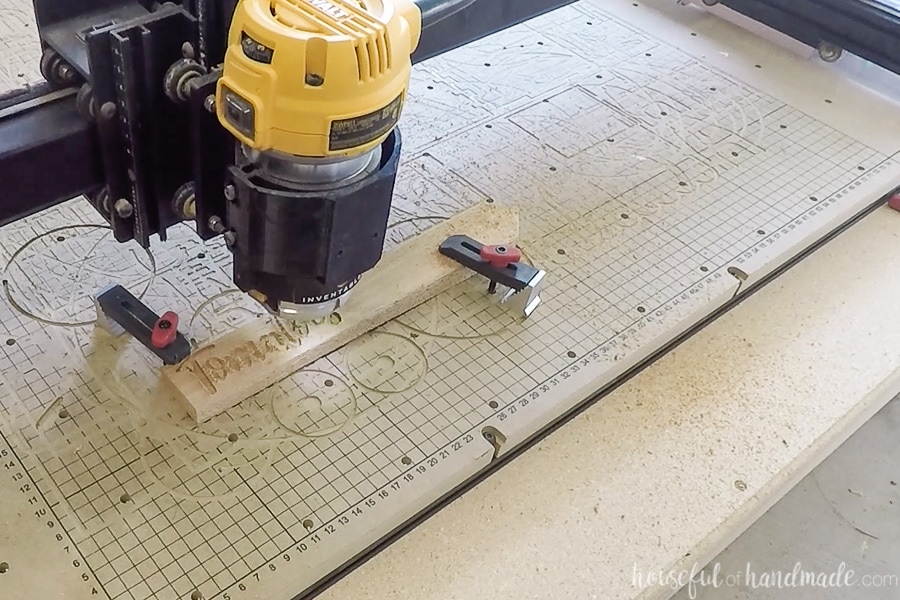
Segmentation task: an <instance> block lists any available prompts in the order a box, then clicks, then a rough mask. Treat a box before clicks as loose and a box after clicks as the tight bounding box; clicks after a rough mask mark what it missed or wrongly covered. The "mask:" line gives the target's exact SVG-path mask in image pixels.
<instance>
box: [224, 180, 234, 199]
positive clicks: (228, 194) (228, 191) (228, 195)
mask: <svg viewBox="0 0 900 600" xmlns="http://www.w3.org/2000/svg"><path fill="white" fill-rule="evenodd" d="M225 199H226V200H228V201H229V202H234V201H235V200H237V188H236V187H234V184H231V183H229V184H228V185H226V186H225Z"/></svg>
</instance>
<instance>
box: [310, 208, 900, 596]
mask: <svg viewBox="0 0 900 600" xmlns="http://www.w3.org/2000/svg"><path fill="white" fill-rule="evenodd" d="M898 249H900V214H897V213H895V212H893V211H891V210H890V209H887V208H883V209H879V210H878V211H877V212H876V213H875V214H873V215H871V216H869V217H867V218H866V219H865V220H864V221H862V222H860V223H859V224H857V225H855V226H854V227H853V228H851V229H850V230H849V231H847V232H846V233H845V234H843V235H842V236H840V237H839V238H837V239H836V240H834V241H832V242H831V243H829V244H828V245H827V246H826V247H824V248H823V249H821V250H820V251H818V252H817V253H815V254H814V255H813V256H812V257H810V258H808V259H807V260H805V261H803V262H801V263H800V264H799V265H797V266H796V267H794V268H793V269H792V270H790V271H788V272H787V273H786V274H785V275H783V276H782V277H780V278H779V279H777V280H776V281H775V282H773V283H772V284H770V285H769V286H767V287H766V288H764V289H763V290H761V291H760V292H758V293H757V294H756V295H754V296H752V297H750V298H749V299H747V300H745V301H744V302H743V303H742V304H741V305H739V306H737V307H736V308H734V309H733V310H732V311H731V312H729V313H728V314H726V315H725V316H723V317H722V318H720V319H719V320H717V321H716V322H714V323H713V324H712V325H710V326H708V327H707V328H706V329H704V330H703V331H701V332H700V333H698V334H696V335H695V336H694V337H692V338H691V339H690V340H688V341H687V342H686V343H684V344H683V345H681V346H680V347H678V348H677V349H676V350H674V351H673V352H671V353H670V354H669V355H667V356H665V357H664V358H662V359H661V360H659V361H658V362H656V363H655V364H653V365H652V366H651V367H649V368H648V369H646V370H645V371H644V372H642V373H641V374H639V375H638V376H636V377H635V378H633V379H632V380H631V381H630V382H628V383H627V384H625V385H624V386H622V387H620V388H619V389H617V390H616V391H614V392H613V393H611V394H609V395H608V396H607V397H606V398H605V399H603V400H602V401H601V402H599V403H598V404H596V405H594V406H592V407H590V408H589V409H587V410H586V411H585V412H584V413H583V414H582V415H580V416H578V417H576V418H575V419H574V420H572V421H571V422H570V423H568V424H567V425H565V426H564V427H562V428H561V429H560V430H558V431H557V432H556V433H554V434H553V435H551V436H550V437H548V438H546V439H545V440H543V441H542V442H540V443H539V444H537V445H536V446H535V447H533V448H531V449H530V450H528V451H527V452H526V453H524V454H523V455H522V456H520V457H519V458H517V459H516V460H514V461H513V462H512V463H511V464H509V465H507V466H506V467H504V468H503V469H501V470H500V471H499V472H498V473H496V474H495V475H493V476H491V477H490V478H489V479H488V480H487V481H485V482H483V483H481V484H480V485H478V486H477V487H476V488H474V489H473V490H472V491H471V492H469V493H467V494H465V495H464V496H462V497H461V498H459V499H458V500H456V501H455V502H454V503H452V504H451V505H450V506H448V507H447V508H445V509H443V510H442V511H440V512H439V513H438V514H437V515H435V516H434V517H432V518H431V519H429V520H428V521H427V522H425V523H424V524H422V525H420V526H419V527H418V528H417V529H415V530H414V531H413V532H411V533H409V534H408V535H406V536H405V537H404V538H402V539H401V540H400V541H398V542H397V543H395V544H394V545H392V546H391V547H390V548H388V549H387V550H385V551H384V552H382V553H380V554H379V555H378V556H376V557H375V558H373V559H372V560H371V561H370V562H369V563H367V564H366V565H365V566H363V567H362V568H360V569H358V570H357V571H356V572H354V573H353V574H352V575H350V576H349V577H347V578H346V579H344V580H343V581H341V582H340V583H338V584H337V585H336V586H334V587H333V588H331V589H330V590H328V591H327V592H326V593H325V594H324V595H323V596H321V598H322V599H323V600H338V599H348V598H384V599H387V598H404V599H405V598H441V599H442V600H455V599H460V600H462V599H466V600H468V599H471V598H478V597H486V598H493V599H495V600H506V599H510V600H512V599H516V600H520V599H521V600H524V599H526V598H570V599H573V600H575V599H588V598H591V599H592V598H603V599H606V598H637V597H640V598H666V597H668V596H669V594H672V593H674V590H671V589H668V588H660V587H654V588H649V589H646V590H643V595H642V590H640V589H638V588H636V587H634V586H632V580H633V574H634V569H635V567H636V568H637V569H639V570H641V571H643V572H644V573H647V572H650V571H654V572H657V573H658V572H659V571H660V570H663V571H668V570H670V569H676V570H679V571H680V570H681V569H687V570H690V569H691V568H692V567H693V566H694V564H697V565H699V567H702V566H703V565H704V564H705V562H707V561H709V560H710V559H712V558H713V557H715V556H716V555H717V554H718V552H719V551H720V550H722V549H723V548H724V547H725V546H726V545H727V544H728V543H730V542H731V541H732V540H734V539H735V538H736V537H737V536H738V535H740V533H742V532H743V530H744V529H746V528H747V527H748V526H749V525H750V524H751V523H752V522H753V521H754V520H755V519H756V518H757V517H758V516H759V515H761V514H762V513H763V512H764V511H765V510H766V509H767V508H768V507H770V506H771V505H772V504H774V503H775V502H776V501H777V500H778V499H779V498H780V497H781V496H782V495H784V494H785V493H786V492H787V491H788V490H789V489H790V488H791V487H792V486H793V485H794V484H795V483H796V482H797V481H798V480H799V479H800V478H802V477H803V476H804V475H805V474H807V473H808V472H809V471H810V470H812V468H813V467H814V466H815V465H816V464H818V463H819V462H820V461H821V460H822V459H823V458H824V457H825V456H827V455H828V454H829V453H830V452H831V451H832V450H833V449H834V448H836V447H837V446H838V445H839V444H840V443H841V442H842V441H843V440H844V439H846V438H847V437H848V436H849V435H850V434H851V433H853V431H855V430H856V429H857V428H858V427H859V426H860V425H861V424H862V423H864V422H865V421H866V420H867V419H868V418H869V417H870V416H871V415H873V414H874V413H875V412H877V411H878V409H879V408H881V407H882V406H883V405H885V404H886V403H887V402H888V401H889V400H890V399H891V398H892V397H893V396H894V395H895V394H896V393H898V392H900V370H898V368H900V319H896V318H894V317H895V315H896V311H897V306H898V297H900V277H898V276H900V252H898ZM739 482H743V483H739ZM744 486H746V488H745V489H739V488H744ZM724 593H725V594H726V595H727V594H728V592H727V591H726V592H724Z"/></svg>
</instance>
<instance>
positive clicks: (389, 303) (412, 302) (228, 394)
mask: <svg viewBox="0 0 900 600" xmlns="http://www.w3.org/2000/svg"><path fill="white" fill-rule="evenodd" d="M462 234H465V235H467V236H469V237H473V238H476V239H479V240H482V241H484V242H485V243H491V244H501V243H504V244H509V243H512V242H515V241H516V240H517V239H518V237H519V216H518V210H517V209H516V208H512V207H506V206H497V205H493V204H481V205H478V206H475V207H473V208H471V209H469V210H467V211H465V212H462V213H460V214H459V215H457V216H455V217H452V218H450V219H448V220H446V221H444V222H442V223H440V224H438V225H436V226H434V227H432V228H431V229H429V230H427V231H425V232H424V233H422V234H420V235H417V236H416V237H414V238H412V239H409V240H407V241H406V242H404V243H402V244H400V245H399V246H397V247H396V248H394V249H393V250H391V251H389V252H388V253H387V254H386V255H385V257H384V258H383V259H382V260H381V262H380V263H378V265H377V266H376V267H375V268H374V269H372V270H371V271H370V272H369V273H367V274H366V275H365V277H363V279H362V281H360V283H359V284H358V285H357V286H356V288H355V289H354V290H353V298H352V301H351V302H350V303H349V304H348V305H347V308H346V309H342V310H341V312H340V313H333V314H332V315H330V316H328V317H326V318H324V319H321V320H318V321H314V322H311V323H289V322H283V321H279V320H276V319H274V318H262V319H260V320H258V321H256V322H254V323H252V324H250V325H247V326H245V327H241V328H240V329H236V330H234V331H232V332H231V333H229V334H227V335H225V336H224V337H222V338H221V339H219V340H216V341H214V342H213V343H211V344H209V345H207V346H205V347H202V348H200V349H198V350H195V351H194V352H193V353H192V354H191V356H189V357H188V358H187V359H186V360H185V361H183V362H181V363H180V364H178V365H175V366H167V367H164V368H163V369H162V378H163V380H164V381H166V382H167V383H168V384H169V386H170V387H171V389H172V390H173V391H174V393H175V395H176V396H177V397H178V399H179V400H180V401H181V402H182V403H183V404H184V406H185V408H186V409H187V410H188V412H189V413H190V414H191V416H192V417H193V418H194V419H196V421H197V422H198V423H201V422H203V421H206V420H208V419H210V418H212V417H214V416H216V415H218V414H221V413H223V412H224V411H226V410H228V409H229V408H231V407H233V406H235V405H236V404H238V403H239V402H240V401H241V400H243V399H245V398H248V397H249V396H251V395H253V394H255V393H257V392H259V391H261V390H263V389H265V388H266V387H268V386H270V385H272V384H273V383H275V382H277V381H279V380H281V379H283V378H285V377H287V376H289V375H290V374H291V373H293V372H295V371H296V370H298V369H300V368H302V367H304V366H306V365H308V364H310V363H312V362H313V361H315V360H317V359H319V358H321V357H323V356H325V355H326V354H328V353H330V352H332V351H334V350H336V349H338V348H340V347H341V346H343V345H344V344H347V343H348V342H351V341H352V340H354V339H356V338H357V337H359V336H360V335H362V334H364V333H366V332H367V331H370V330H372V329H374V328H376V327H378V326H379V325H383V324H384V323H386V322H387V321H389V320H391V319H393V318H395V317H397V316H399V315H401V314H403V313H405V312H406V311H408V310H410V309H412V308H414V307H416V306H418V305H419V304H421V303H423V302H425V301H426V300H428V299H430V298H432V297H434V296H435V295H437V294H439V293H441V292H443V291H446V290H447V289H449V288H451V287H452V286H454V285H456V284H458V283H460V282H462V281H463V280H465V279H467V278H468V277H470V276H472V275H474V273H475V272H474V271H472V270H470V269H468V268H466V267H464V266H463V265H461V264H459V263H457V262H455V261H454V260H451V259H450V258H447V257H445V256H442V255H441V254H440V253H439V251H438V247H439V245H440V244H441V242H443V241H444V240H446V239H447V238H448V237H450V236H452V235H462Z"/></svg>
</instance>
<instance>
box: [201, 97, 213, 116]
mask: <svg viewBox="0 0 900 600" xmlns="http://www.w3.org/2000/svg"><path fill="white" fill-rule="evenodd" d="M203 108H205V109H206V111H207V112H211V113H214V112H216V97H215V96H214V95H213V94H210V95H209V96H207V97H206V99H205V100H204V101H203Z"/></svg>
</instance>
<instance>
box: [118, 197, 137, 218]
mask: <svg viewBox="0 0 900 600" xmlns="http://www.w3.org/2000/svg"><path fill="white" fill-rule="evenodd" d="M113 208H114V209H115V211H116V214H117V215H119V216H120V217H121V218H123V219H129V218H131V215H133V214H134V205H132V204H131V202H129V201H128V200H126V199H125V198H119V199H118V200H116V203H115V204H114V205H113Z"/></svg>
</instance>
